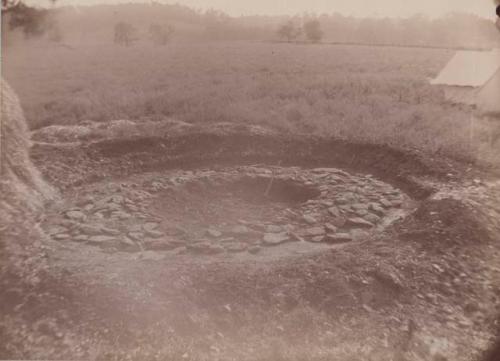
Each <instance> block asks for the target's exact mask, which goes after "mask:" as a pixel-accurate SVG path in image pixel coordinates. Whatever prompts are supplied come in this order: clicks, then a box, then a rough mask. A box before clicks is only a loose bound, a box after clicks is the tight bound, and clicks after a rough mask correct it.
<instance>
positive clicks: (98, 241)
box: [88, 235, 116, 244]
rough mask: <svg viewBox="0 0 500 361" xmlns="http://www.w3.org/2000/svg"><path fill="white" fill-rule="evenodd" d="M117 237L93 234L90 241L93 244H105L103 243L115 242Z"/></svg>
mask: <svg viewBox="0 0 500 361" xmlns="http://www.w3.org/2000/svg"><path fill="white" fill-rule="evenodd" d="M115 241H116V238H115V237H111V236H103V235H101V236H92V237H90V238H89V240H88V242H89V243H93V244H103V243H111V242H115Z"/></svg>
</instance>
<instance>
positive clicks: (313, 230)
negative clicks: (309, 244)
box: [301, 227, 326, 237]
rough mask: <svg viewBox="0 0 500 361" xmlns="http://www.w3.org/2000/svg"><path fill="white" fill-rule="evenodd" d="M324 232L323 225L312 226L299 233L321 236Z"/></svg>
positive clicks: (305, 235) (308, 235)
mask: <svg viewBox="0 0 500 361" xmlns="http://www.w3.org/2000/svg"><path fill="white" fill-rule="evenodd" d="M325 233H326V231H325V229H324V228H323V227H312V228H308V229H305V230H304V231H303V232H302V233H301V235H302V236H304V237H317V236H323V235H324V234H325Z"/></svg>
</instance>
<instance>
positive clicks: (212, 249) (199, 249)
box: [186, 242, 225, 255]
mask: <svg viewBox="0 0 500 361" xmlns="http://www.w3.org/2000/svg"><path fill="white" fill-rule="evenodd" d="M186 248H187V249H188V250H189V251H191V252H193V253H197V254H206V255H214V254H220V253H224V252H225V249H224V247H222V246H219V245H212V244H210V243H207V242H202V243H195V244H189V245H187V246H186Z"/></svg>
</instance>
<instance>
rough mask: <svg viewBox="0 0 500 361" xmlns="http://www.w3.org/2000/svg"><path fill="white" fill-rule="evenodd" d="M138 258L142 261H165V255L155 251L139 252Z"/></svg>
mask: <svg viewBox="0 0 500 361" xmlns="http://www.w3.org/2000/svg"><path fill="white" fill-rule="evenodd" d="M138 258H139V259H141V260H143V261H162V260H164V259H165V255H163V254H160V253H158V252H155V251H144V252H141V254H140V255H139V257H138Z"/></svg>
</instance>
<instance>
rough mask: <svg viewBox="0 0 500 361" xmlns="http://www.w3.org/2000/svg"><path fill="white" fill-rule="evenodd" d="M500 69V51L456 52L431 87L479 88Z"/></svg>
mask: <svg viewBox="0 0 500 361" xmlns="http://www.w3.org/2000/svg"><path fill="white" fill-rule="evenodd" d="M499 68H500V51H498V50H492V51H458V52H457V53H456V54H455V55H454V56H453V58H452V59H451V60H450V62H449V63H448V64H447V65H446V66H445V67H444V69H443V70H442V71H441V73H440V74H439V75H438V76H437V78H435V79H433V80H432V81H431V84H433V85H450V86H468V87H481V86H483V85H484V84H486V83H487V82H488V80H490V79H491V78H492V77H493V75H494V74H495V73H496V72H497V70H498V69H499Z"/></svg>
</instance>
